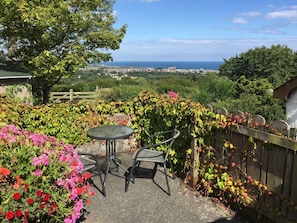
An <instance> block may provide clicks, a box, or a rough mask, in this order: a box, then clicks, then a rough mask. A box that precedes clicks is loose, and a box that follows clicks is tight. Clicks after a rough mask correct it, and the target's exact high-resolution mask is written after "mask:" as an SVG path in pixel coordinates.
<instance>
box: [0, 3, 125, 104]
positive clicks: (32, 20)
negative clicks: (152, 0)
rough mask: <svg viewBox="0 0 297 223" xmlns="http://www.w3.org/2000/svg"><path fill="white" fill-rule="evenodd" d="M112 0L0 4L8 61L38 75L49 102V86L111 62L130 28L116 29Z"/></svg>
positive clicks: (1, 39) (41, 91) (1, 36)
mask: <svg viewBox="0 0 297 223" xmlns="http://www.w3.org/2000/svg"><path fill="white" fill-rule="evenodd" d="M113 4H114V1H113V0H55V1H53V0H42V1H39V0H38V1H37V0H0V10H1V17H0V24H1V30H0V42H2V43H3V45H2V46H5V48H6V53H7V58H8V59H9V60H12V61H17V62H20V63H21V64H22V66H24V68H25V69H26V70H27V71H28V72H29V73H31V74H32V75H33V76H34V80H35V84H34V85H33V87H35V92H37V93H39V95H37V96H42V97H43V102H44V103H46V102H47V101H48V95H49V91H50V89H51V87H52V86H53V85H54V84H56V83H58V82H59V81H60V79H61V78H63V77H69V76H72V75H73V74H74V73H75V72H76V71H77V70H78V69H79V68H83V67H85V66H86V65H87V64H88V63H93V62H101V61H104V62H106V61H110V60H112V56H111V50H116V49H119V47H120V43H121V41H122V39H123V38H124V35H125V32H126V25H123V26H121V27H120V28H114V27H113V25H114V24H115V22H116V18H115V16H114V13H113V10H112V7H113Z"/></svg>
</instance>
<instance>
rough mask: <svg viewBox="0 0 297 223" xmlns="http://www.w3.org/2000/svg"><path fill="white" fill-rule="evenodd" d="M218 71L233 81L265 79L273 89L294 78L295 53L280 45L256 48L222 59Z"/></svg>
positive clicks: (296, 57) (296, 59) (296, 67)
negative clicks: (222, 61) (242, 78)
mask: <svg viewBox="0 0 297 223" xmlns="http://www.w3.org/2000/svg"><path fill="white" fill-rule="evenodd" d="M219 71H220V74H221V75H224V76H227V77H229V78H230V79H231V80H233V81H236V80H237V79H238V78H239V77H241V76H245V77H246V78H247V79H250V80H252V79H256V78H267V80H268V81H269V83H271V84H272V85H273V88H276V87H278V86H280V85H282V84H283V83H285V82H286V81H288V80H290V79H291V78H292V77H294V76H296V74H297V53H296V52H295V53H294V52H293V51H292V50H291V49H290V48H288V47H287V46H281V45H273V46H271V48H267V47H265V46H263V47H261V48H258V47H257V48H255V49H250V50H248V51H247V52H244V53H241V54H240V55H236V56H235V57H232V58H230V59H229V60H227V59H224V64H222V65H221V66H220V68H219Z"/></svg>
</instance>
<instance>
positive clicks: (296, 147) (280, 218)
mask: <svg viewBox="0 0 297 223" xmlns="http://www.w3.org/2000/svg"><path fill="white" fill-rule="evenodd" d="M224 139H227V140H228V141H229V142H230V143H232V144H233V145H234V147H235V148H237V149H236V150H232V151H231V150H229V151H228V152H227V151H226V150H225V149H223V145H224V141H223V140H224ZM198 146H199V145H198V143H197V139H193V140H192V149H193V151H194V154H193V158H192V159H193V162H194V163H193V165H195V162H199V160H197V159H201V154H199V152H198V149H197V148H198ZM212 146H213V148H215V151H216V157H217V160H219V161H220V162H221V163H222V164H224V165H226V166H228V167H229V175H231V176H232V177H233V178H234V179H242V180H243V179H247V178H251V179H254V180H257V181H259V182H260V183H261V184H263V185H266V186H267V189H268V191H270V192H269V193H267V194H260V195H259V194H258V193H255V194H258V195H257V203H256V206H255V207H253V208H245V209H244V214H246V215H248V217H249V218H251V219H252V220H253V222H260V223H271V222H273V223H297V141H296V140H294V139H290V138H289V137H284V136H278V135H275V134H272V133H268V132H264V131H261V130H259V129H255V128H251V127H248V126H242V125H239V126H238V127H237V128H234V129H232V130H228V131H217V132H216V136H215V138H214V140H213V142H212ZM230 153H232V157H233V158H232V163H233V165H232V164H231V162H229V161H230ZM234 164H236V166H235V165H234ZM196 171H197V170H196ZM192 174H193V176H194V178H193V179H192V181H193V182H194V183H195V181H197V179H195V176H197V172H195V169H193V170H192Z"/></svg>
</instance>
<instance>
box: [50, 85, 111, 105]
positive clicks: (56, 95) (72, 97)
mask: <svg viewBox="0 0 297 223" xmlns="http://www.w3.org/2000/svg"><path fill="white" fill-rule="evenodd" d="M110 92H111V89H110V88H102V89H99V88H98V86H97V87H96V90H95V91H93V92H74V91H73V89H70V90H69V91H66V92H51V93H50V101H51V102H54V103H60V102H66V101H70V102H73V101H79V100H94V99H98V98H100V96H102V94H104V93H110Z"/></svg>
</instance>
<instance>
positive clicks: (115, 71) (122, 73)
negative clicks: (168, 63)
mask: <svg viewBox="0 0 297 223" xmlns="http://www.w3.org/2000/svg"><path fill="white" fill-rule="evenodd" d="M86 70H98V71H99V72H98V75H99V76H101V75H109V76H112V77H113V78H115V79H121V78H122V77H126V76H128V74H130V75H131V74H133V73H179V74H182V73H185V74H189V73H193V74H194V73H195V74H202V75H203V74H206V73H208V72H216V73H217V72H219V71H218V70H205V69H203V68H200V69H179V68H176V67H167V68H149V67H143V68H141V67H118V66H106V65H100V66H89V67H87V68H86Z"/></svg>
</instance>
